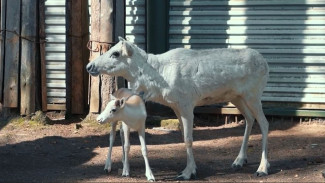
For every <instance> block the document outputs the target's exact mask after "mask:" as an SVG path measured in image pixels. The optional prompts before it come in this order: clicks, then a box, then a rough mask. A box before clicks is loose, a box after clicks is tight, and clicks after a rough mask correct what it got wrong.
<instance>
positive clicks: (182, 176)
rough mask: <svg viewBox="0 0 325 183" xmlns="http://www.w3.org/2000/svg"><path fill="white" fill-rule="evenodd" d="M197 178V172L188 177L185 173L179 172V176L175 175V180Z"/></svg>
mask: <svg viewBox="0 0 325 183" xmlns="http://www.w3.org/2000/svg"><path fill="white" fill-rule="evenodd" d="M190 179H191V180H196V173H195V174H194V173H192V174H191V176H190V177H189V178H187V177H186V176H185V175H183V173H179V174H178V176H177V177H175V180H190Z"/></svg>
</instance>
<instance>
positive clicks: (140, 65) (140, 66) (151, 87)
mask: <svg viewBox="0 0 325 183" xmlns="http://www.w3.org/2000/svg"><path fill="white" fill-rule="evenodd" d="M136 62H137V65H136V67H137V68H136V69H134V71H133V73H131V75H132V81H130V82H131V84H132V87H133V89H134V90H136V91H138V92H144V93H145V95H146V96H148V97H149V98H156V97H159V96H161V89H162V88H167V87H168V84H167V83H166V81H165V79H164V78H163V77H162V76H161V75H160V72H159V71H160V70H161V69H162V68H161V67H162V65H161V62H160V61H159V59H158V57H157V55H153V54H146V55H145V56H144V57H143V59H141V60H136ZM149 91H150V92H149Z"/></svg>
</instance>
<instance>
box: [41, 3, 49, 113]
mask: <svg viewBox="0 0 325 183" xmlns="http://www.w3.org/2000/svg"><path fill="white" fill-rule="evenodd" d="M39 38H40V43H41V44H40V59H41V95H42V111H47V89H46V60H45V0H40V2H39Z"/></svg>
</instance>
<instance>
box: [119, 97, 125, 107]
mask: <svg viewBox="0 0 325 183" xmlns="http://www.w3.org/2000/svg"><path fill="white" fill-rule="evenodd" d="M125 100H126V99H125V98H124V97H123V98H121V99H120V107H121V108H123V107H124V105H125Z"/></svg>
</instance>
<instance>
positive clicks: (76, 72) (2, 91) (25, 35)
mask: <svg viewBox="0 0 325 183" xmlns="http://www.w3.org/2000/svg"><path fill="white" fill-rule="evenodd" d="M45 1H46V0H1V8H0V10H1V18H0V21H1V23H0V25H1V27H0V28H1V39H0V41H1V50H0V107H1V108H0V113H3V112H4V111H7V110H8V109H9V110H16V111H20V114H21V115H29V114H32V113H34V112H35V111H36V110H43V111H47V110H48V101H47V83H46V80H47V77H46V67H47V64H46V62H45V54H46V53H45V46H46V44H47V40H46V39H45V37H46V35H45V31H44V30H45V28H46V22H45V18H44V17H45V13H44V12H45V7H44V3H45ZM66 10H67V12H68V13H67V16H66V20H67V26H66V27H68V29H67V30H66V32H67V39H66V40H67V41H66V45H67V54H66V75H67V79H66V85H67V92H66V98H67V100H66V106H65V108H62V109H64V110H67V112H68V113H73V114H82V113H85V112H86V109H87V106H88V102H87V99H88V77H89V76H88V73H86V72H85V65H86V64H87V63H88V59H89V51H88V50H87V47H86V45H87V42H88V40H89V29H88V27H89V21H88V20H89V17H88V1H87V0H68V1H67V6H66ZM87 112H88V111H87Z"/></svg>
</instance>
